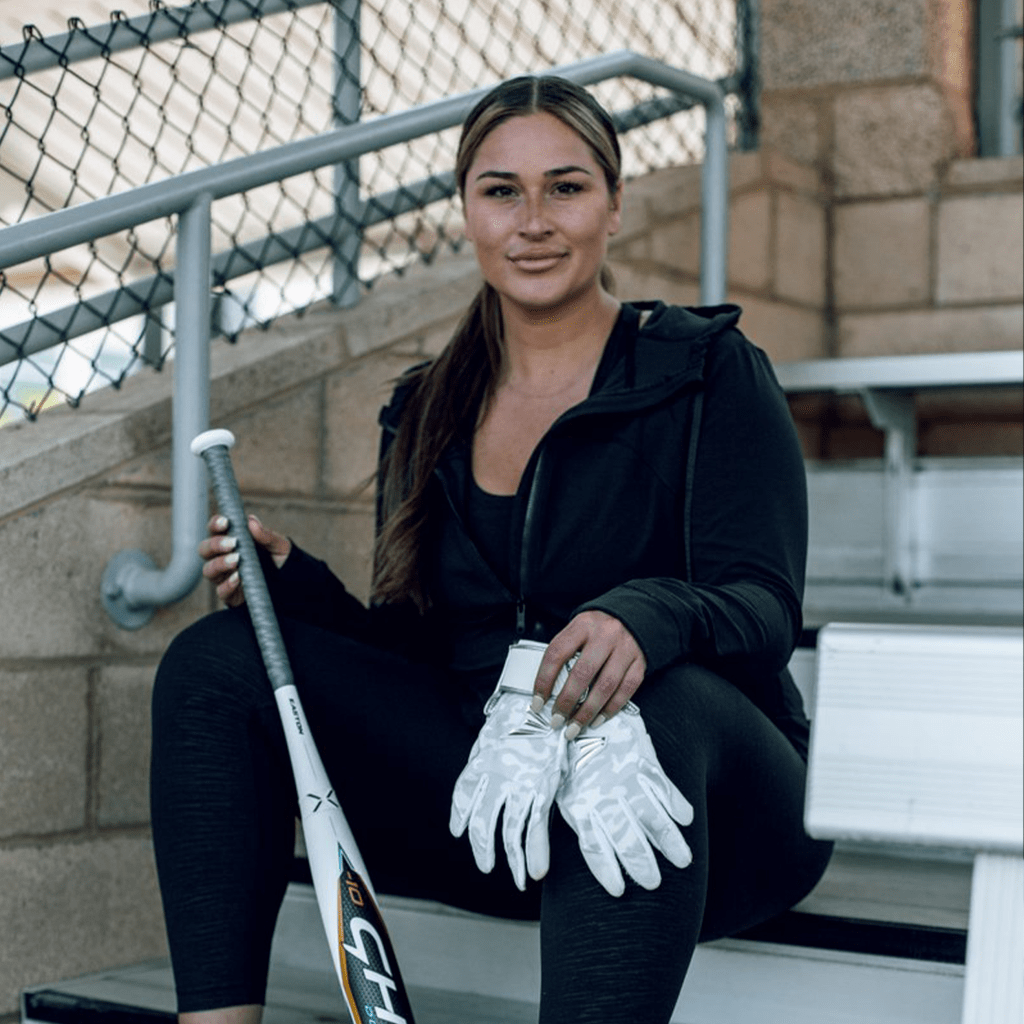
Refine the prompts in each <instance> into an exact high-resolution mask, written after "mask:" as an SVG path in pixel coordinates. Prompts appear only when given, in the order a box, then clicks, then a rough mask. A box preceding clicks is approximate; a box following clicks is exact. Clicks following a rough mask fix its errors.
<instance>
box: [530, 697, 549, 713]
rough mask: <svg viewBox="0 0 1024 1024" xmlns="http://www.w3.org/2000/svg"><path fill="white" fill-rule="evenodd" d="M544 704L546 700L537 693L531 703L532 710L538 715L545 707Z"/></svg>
mask: <svg viewBox="0 0 1024 1024" xmlns="http://www.w3.org/2000/svg"><path fill="white" fill-rule="evenodd" d="M544 704H545V701H544V698H543V697H542V696H541V695H540V694H539V693H535V694H534V695H533V700H531V701H530V710H531V711H532V712H533V713H534V714H535V715H536V714H537V713H538V712H539V711H540V709H541V708H542V707H544Z"/></svg>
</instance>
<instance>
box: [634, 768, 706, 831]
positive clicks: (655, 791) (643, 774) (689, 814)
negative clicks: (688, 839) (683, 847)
mask: <svg viewBox="0 0 1024 1024" xmlns="http://www.w3.org/2000/svg"><path fill="white" fill-rule="evenodd" d="M651 767H652V766H650V765H647V766H645V769H646V770H641V771H640V772H639V773H638V781H639V782H640V783H641V785H642V786H643V787H644V790H645V791H646V792H647V793H648V794H649V795H650V796H651V798H652V799H654V800H656V801H657V802H658V803H659V804H660V805H661V806H662V807H664V808H665V810H666V811H667V812H668V813H669V814H670V815H671V816H672V817H673V818H675V820H676V821H678V822H679V824H680V825H690V824H692V823H693V805H692V804H691V803H690V801H689V800H687V799H686V797H685V796H683V794H682V793H681V792H680V791H679V789H678V787H677V786H676V784H675V783H674V782H673V781H672V780H671V779H670V778H669V777H668V776H667V775H666V774H665V772H664V769H663V768H662V767H661V765H660V764H657V763H655V765H654V766H653V768H654V770H653V771H651V770H650V769H651Z"/></svg>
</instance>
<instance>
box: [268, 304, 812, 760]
mask: <svg viewBox="0 0 1024 1024" xmlns="http://www.w3.org/2000/svg"><path fill="white" fill-rule="evenodd" d="M641 310H649V311H650V315H649V318H648V319H647V320H646V322H645V323H644V325H643V326H642V327H638V324H639V320H640V312H641ZM739 314H740V311H739V309H738V308H737V307H735V306H719V307H712V308H698V309H684V308H682V307H673V306H666V305H664V304H662V303H635V304H628V303H627V304H623V307H622V312H621V314H620V317H619V320H618V322H617V324H616V327H615V329H614V330H613V332H612V335H611V337H610V338H609V342H608V345H607V346H606V349H605V353H604V356H603V358H602V361H601V365H600V366H599V368H598V371H597V374H596V377H595V381H594V385H593V387H592V389H591V393H590V395H589V397H588V398H587V399H586V400H585V401H583V402H581V403H580V404H579V405H576V406H574V407H573V408H571V409H569V410H568V411H567V412H565V413H564V414H563V415H562V416H561V417H559V419H558V420H557V421H556V422H555V423H554V424H553V425H552V427H551V428H550V429H549V431H548V432H547V434H545V436H544V438H543V439H542V440H541V441H540V443H539V444H538V446H537V448H536V450H535V451H534V453H533V455H532V457H531V459H530V461H529V463H528V465H527V468H526V471H525V472H524V473H523V477H522V480H521V482H520V486H519V490H518V493H517V495H516V500H515V506H514V513H513V517H512V519H513V523H512V529H511V536H510V538H509V545H510V546H509V572H508V574H507V577H506V578H504V579H502V578H499V575H498V574H497V573H496V572H495V571H494V570H493V569H492V568H491V567H490V566H489V565H488V563H487V561H486V560H485V559H484V558H483V556H482V555H481V553H480V551H479V550H478V548H477V546H476V545H475V544H474V542H473V540H472V538H471V535H470V532H469V530H468V529H467V527H466V523H465V521H464V510H465V497H466V488H467V487H468V485H469V480H470V477H469V474H470V472H471V470H470V465H471V463H470V441H471V439H469V438H466V439H464V440H462V441H459V442H456V443H455V444H453V445H452V446H451V447H450V448H449V450H448V451H447V452H446V453H445V456H444V457H443V458H442V461H441V463H440V465H439V466H438V470H437V473H436V482H435V485H434V488H433V493H432V495H431V502H432V504H431V514H430V523H431V527H430V529H431V538H430V543H429V545H428V552H429V554H428V560H427V563H426V566H425V568H426V578H427V581H428V586H429V589H430V594H431V597H432V600H433V607H432V608H431V611H430V612H429V613H428V615H427V617H426V618H425V619H424V618H422V617H418V616H415V615H414V614H413V612H412V610H411V609H396V608H387V607H378V608H371V609H369V610H367V609H365V608H363V606H362V605H360V604H359V602H357V601H356V600H355V599H354V598H352V597H351V595H349V594H347V592H345V590H344V587H343V586H342V585H341V583H340V582H339V581H338V580H337V579H336V577H334V576H333V575H332V574H331V573H330V571H329V570H328V569H327V567H326V566H324V565H323V563H320V562H316V561H315V560H313V559H311V558H310V557H309V556H308V555H305V554H304V553H303V552H301V551H298V550H297V551H296V552H295V554H294V555H293V557H291V558H289V560H288V562H287V563H286V564H285V567H284V569H282V571H281V572H280V573H278V574H275V575H277V576H278V577H279V579H278V581H277V585H276V586H275V587H274V590H275V601H276V602H277V603H278V605H279V609H280V610H281V611H282V612H283V613H285V614H293V615H296V616H297V617H300V618H304V619H307V620H309V621H314V622H317V623H318V624H320V625H324V626H326V627H327V628H331V629H336V630H339V631H341V632H345V633H348V634H350V635H356V636H362V637H371V638H372V637H376V638H377V642H379V643H382V644H383V645H385V646H392V647H393V646H395V645H396V642H395V638H396V637H398V636H402V637H405V638H407V639H408V640H410V641H411V644H410V645H409V646H411V647H412V648H414V649H415V650H416V653H417V654H418V656H419V657H420V658H422V660H426V661H430V662H433V663H438V664H442V665H445V666H447V667H448V668H450V669H452V670H453V671H455V672H460V673H467V674H470V675H474V676H475V675H480V674H482V675H484V676H487V675H489V674H490V675H493V677H494V678H496V677H497V672H498V670H500V667H501V664H502V662H503V661H504V657H505V652H506V650H507V648H508V645H509V643H511V642H514V641H515V640H516V639H517V638H518V637H524V636H525V637H527V638H530V639H539V640H549V639H550V638H551V637H552V636H553V635H554V634H555V633H556V632H557V631H558V630H559V629H561V628H562V627H563V626H564V625H565V624H566V623H567V622H568V621H569V620H570V619H571V618H572V617H573V615H575V614H576V613H578V612H580V611H584V610H586V609H599V610H601V611H605V612H607V613H609V614H610V615H614V616H615V617H616V618H618V619H620V620H621V621H622V622H623V623H624V624H625V625H626V627H627V628H628V629H629V631H630V632H631V633H632V634H633V636H634V637H635V638H636V640H637V642H638V643H639V645H640V647H641V649H642V650H643V652H644V655H645V657H646V660H647V671H648V675H650V674H652V673H655V672H658V671H660V670H662V669H665V668H668V667H670V666H671V665H673V664H677V663H680V662H683V661H693V662H696V663H699V664H701V665H704V666H706V667H707V668H710V669H712V670H713V671H715V672H718V673H719V674H721V675H722V676H724V677H725V678H726V679H728V680H730V681H731V682H733V683H734V684H735V685H736V686H737V687H739V688H740V689H741V690H742V691H743V692H744V693H746V694H747V695H748V696H749V697H750V699H751V700H753V701H754V703H755V704H757V705H758V706H759V707H761V708H762V710H764V711H765V713H766V714H768V715H769V717H771V718H772V719H773V720H775V721H776V722H777V724H778V725H779V726H780V728H782V729H783V731H784V732H785V733H786V734H787V735H788V736H789V737H790V739H791V740H792V741H793V742H794V744H795V745H797V747H798V748H800V749H801V750H802V751H804V752H805V751H806V739H807V721H806V718H805V716H804V713H803V708H802V705H801V701H800V697H799V694H798V692H797V691H796V688H795V686H794V685H793V682H792V680H791V678H790V677H789V674H788V672H787V671H786V669H785V667H786V665H787V663H788V661H789V658H790V656H791V655H792V652H793V649H794V647H795V646H796V642H797V639H798V637H799V635H800V629H801V607H800V606H801V599H802V595H803V582H804V567H805V561H806V546H807V496H806V479H805V475H804V466H803V459H802V456H801V452H800V447H799V443H798V441H797V437H796V432H795V430H794V427H793V423H792V419H791V417H790V414H789V409H788V407H787V405H786V400H785V396H784V395H783V393H782V390H781V389H780V387H779V385H778V383H777V382H776V380H775V376H774V374H773V372H772V369H771V365H770V363H769V361H768V358H767V356H766V355H765V354H764V353H763V352H762V351H761V350H760V349H758V348H756V347H755V346H754V345H752V344H751V343H750V342H749V341H748V340H747V339H746V338H745V337H744V336H743V335H742V334H741V333H740V331H739V330H737V329H736V326H735V325H736V322H737V320H738V319H739ZM404 397H405V393H404V391H403V389H402V388H401V387H399V388H398V389H397V390H396V393H395V395H394V397H393V399H392V401H391V403H390V404H389V405H388V406H386V407H385V408H384V410H383V411H382V413H381V426H382V428H383V435H382V452H383V451H384V450H386V449H387V445H388V444H389V442H390V439H391V437H393V434H394V430H395V427H396V425H397V423H398V421H399V418H400V416H401V411H402V406H403V404H404ZM407 652H408V648H407Z"/></svg>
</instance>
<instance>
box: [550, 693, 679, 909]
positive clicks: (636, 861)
mask: <svg viewBox="0 0 1024 1024" xmlns="http://www.w3.org/2000/svg"><path fill="white" fill-rule="evenodd" d="M556 799H557V800H558V808H559V810H560V811H561V812H562V817H563V818H565V820H566V821H567V822H568V823H569V825H570V826H572V829H573V831H574V832H575V833H576V835H577V837H578V838H579V841H580V851H581V852H582V854H583V857H584V859H585V860H586V862H587V865H588V866H589V867H590V870H591V871H592V872H593V874H594V877H595V878H596V879H597V880H598V881H599V882H600V883H601V884H602V885H603V886H604V887H605V889H607V890H608V892H609V893H611V894H612V896H621V895H622V893H623V892H624V891H625V888H626V885H625V882H624V881H623V878H622V870H621V868H620V864H621V867H622V868H625V869H626V871H627V872H628V873H629V874H630V875H631V876H632V877H633V879H634V880H635V881H636V882H637V883H638V884H639V885H642V886H643V887H644V888H645V889H656V888H657V887H658V886H659V885H660V884H661V872H660V871H659V870H658V862H657V861H656V860H655V857H654V851H653V849H652V845H653V846H655V847H657V848H658V849H659V850H660V851H661V852H662V853H663V854H664V855H665V856H666V857H667V858H668V860H669V861H671V863H673V864H674V865H675V866H676V867H677V868H685V867H686V866H687V865H688V864H689V863H690V861H691V860H693V855H692V854H691V853H690V848H689V847H688V846H687V845H686V841H685V840H684V839H683V836H682V833H681V832H680V831H679V829H678V827H677V826H676V822H678V823H679V824H680V825H689V824H690V822H692V821H693V807H691V806H690V803H689V801H688V800H687V799H686V797H684V796H683V794H682V793H680V792H679V790H678V789H677V788H676V786H675V784H674V783H673V782H672V781H671V780H670V779H669V778H668V776H667V775H666V774H665V771H664V769H663V768H662V767H661V764H660V763H659V761H658V757H657V754H655V752H654V745H653V744H652V743H651V738H650V736H649V735H648V733H647V727H646V726H645V725H644V722H643V719H642V718H641V717H640V709H639V708H638V707H637V706H636V705H635V704H633V703H632V702H630V703H629V704H627V705H626V706H625V707H624V708H623V709H622V710H621V711H620V712H619V714H617V715H613V716H612V717H611V718H609V719H608V720H607V721H606V722H604V723H602V724H601V725H600V726H599V727H598V728H596V729H595V728H594V727H590V728H588V729H586V730H584V731H583V733H582V734H581V735H580V736H578V737H577V738H576V739H575V740H573V741H572V742H571V743H570V744H569V766H568V770H567V771H566V773H565V778H564V779H563V780H562V785H561V787H560V788H559V790H558V794H557V798H556ZM673 819H674V820H673Z"/></svg>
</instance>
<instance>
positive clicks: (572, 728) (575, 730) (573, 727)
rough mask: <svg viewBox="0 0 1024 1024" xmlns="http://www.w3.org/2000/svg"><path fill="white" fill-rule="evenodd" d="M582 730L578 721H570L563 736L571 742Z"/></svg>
mask: <svg viewBox="0 0 1024 1024" xmlns="http://www.w3.org/2000/svg"><path fill="white" fill-rule="evenodd" d="M582 731H583V726H582V725H580V723H579V722H570V723H569V728H568V729H566V730H565V738H566V739H567V740H568V741H569V742H570V743H572V741H573V740H574V739H576V737H577V736H579V734H580V733H581V732H582Z"/></svg>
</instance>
